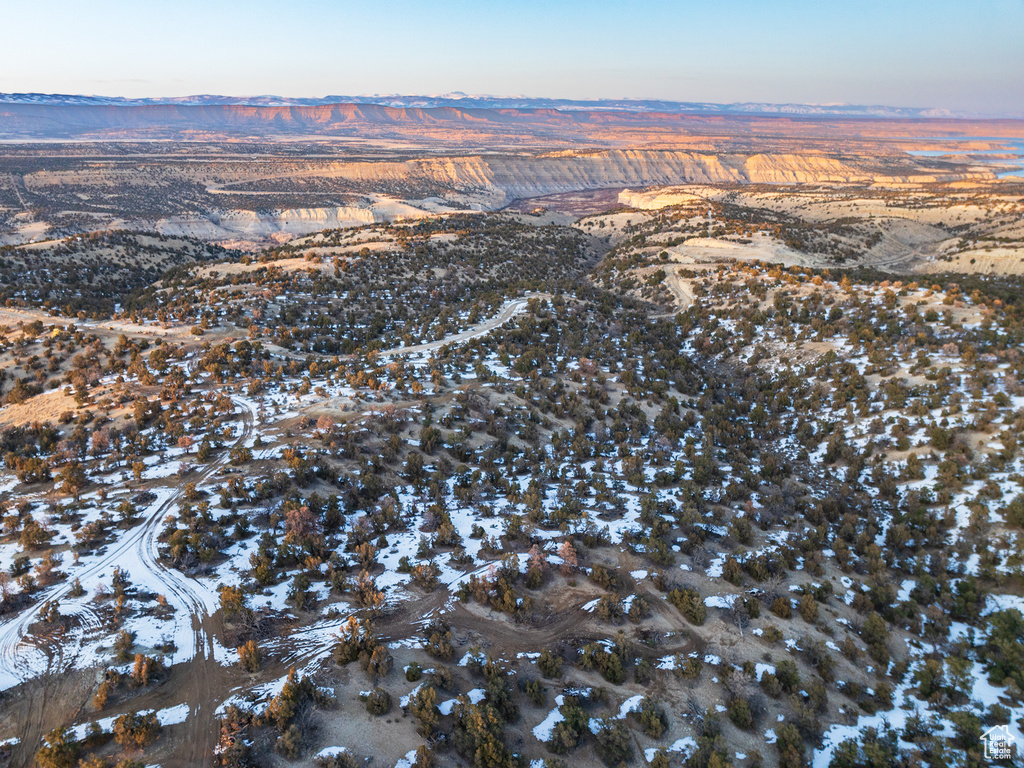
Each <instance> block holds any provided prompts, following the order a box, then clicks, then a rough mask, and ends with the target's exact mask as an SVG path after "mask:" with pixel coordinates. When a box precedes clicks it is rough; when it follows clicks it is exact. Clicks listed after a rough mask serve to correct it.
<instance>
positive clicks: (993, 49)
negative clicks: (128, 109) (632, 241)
mask: <svg viewBox="0 0 1024 768" xmlns="http://www.w3.org/2000/svg"><path fill="white" fill-rule="evenodd" d="M0 19H2V20H3V21H2V26H3V50H4V55H3V63H2V65H0V91H3V92H9V93H10V92H20V93H24V92H42V93H76V94H98V95H105V96H128V97H143V96H151V97H156V96H184V95H192V94H202V93H206V94H218V95H231V96H252V95H260V94H275V95H280V96H293V97H312V96H315V97H321V96H327V95H332V94H343V95H362V94H387V93H400V94H438V93H448V92H452V91H462V92H465V93H471V94H489V95H498V96H511V95H520V94H522V95H527V96H535V97H552V98H578V99H590V98H658V99H671V100H675V101H705V102H717V103H732V102H743V101H755V102H773V103H790V102H798V103H815V104H822V103H850V104H885V105H891V106H905V107H936V108H947V109H951V110H956V111H961V112H971V113H978V114H1004V115H1005V114H1010V115H1015V116H1021V115H1024V0H972V2H967V1H966V0H927V1H924V0H885V1H884V2H880V1H877V0H856V2H848V1H847V0H814V1H810V0H770V1H768V0H766V1H763V2H754V1H753V0H714V2H712V1H711V0H702V1H701V2H691V1H690V0H633V1H632V2H617V1H616V2H613V1H611V0H546V1H543V0H516V1H515V2H513V1H512V0H502V1H500V2H499V1H497V0H472V1H469V0H434V2H423V1H422V0H419V1H413V0H386V1H385V2H379V3H376V2H367V0H363V2H358V3H357V2H349V0H290V2H287V3H285V2H272V1H271V0H246V1H245V2H241V0H173V2H172V1H171V0H142V2H139V0H91V1H90V2H88V3H83V2H82V1H81V0H0Z"/></svg>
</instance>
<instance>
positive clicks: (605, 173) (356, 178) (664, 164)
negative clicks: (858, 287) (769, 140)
mask: <svg viewBox="0 0 1024 768" xmlns="http://www.w3.org/2000/svg"><path fill="white" fill-rule="evenodd" d="M303 175H305V174H303ZM311 175H312V174H311ZM315 175H317V176H327V177H333V178H339V179H345V180H346V181H351V182H355V183H361V184H373V183H390V184H425V185H433V186H437V187H442V188H446V189H455V190H460V191H465V192H483V193H487V194H488V195H493V196H496V197H497V198H498V200H499V201H500V200H512V199H516V198H526V197H538V196H541V195H551V194H558V193H563V192H574V191H579V190H587V189H605V188H615V187H643V186H663V185H664V186H668V185H673V184H686V183H694V184H722V183H727V184H799V183H822V182H828V183H870V182H872V181H874V180H876V179H877V178H880V177H877V176H876V175H875V174H873V173H871V172H868V171H866V170H864V169H860V168H857V167H855V166H853V165H850V164H848V163H844V162H842V161H840V160H836V159H834V158H829V157H822V156H817V155H795V154H780V155H766V154H755V155H739V154H718V155H714V154H700V153H693V152H679V151H671V150H609V151H603V152H590V153H581V154H567V153H560V154H551V155H540V156H475V157H445V158H428V159H417V160H409V161H405V162H382V163H335V164H332V165H330V166H329V167H327V168H321V169H319V170H317V171H316V172H315ZM893 179H894V177H886V180H890V181H891V180H893ZM930 179H931V177H930V176H929V177H927V178H926V177H922V176H919V175H917V174H912V173H911V174H908V175H907V176H903V177H897V178H896V180H901V181H907V182H910V181H915V180H916V181H921V180H930ZM243 187H244V183H243V184H236V185H233V189H235V190H239V189H241V188H243Z"/></svg>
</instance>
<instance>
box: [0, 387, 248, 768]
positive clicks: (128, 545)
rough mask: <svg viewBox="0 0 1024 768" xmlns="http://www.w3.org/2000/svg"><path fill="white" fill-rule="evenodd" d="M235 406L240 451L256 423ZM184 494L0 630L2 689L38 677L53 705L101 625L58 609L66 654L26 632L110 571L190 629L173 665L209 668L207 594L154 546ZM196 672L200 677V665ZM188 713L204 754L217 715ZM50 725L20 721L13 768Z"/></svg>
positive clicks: (88, 611) (169, 496) (85, 612)
mask: <svg viewBox="0 0 1024 768" xmlns="http://www.w3.org/2000/svg"><path fill="white" fill-rule="evenodd" d="M234 402H235V405H236V407H238V408H239V409H240V411H241V416H240V419H241V424H242V429H241V433H240V435H239V436H238V438H237V439H236V441H235V445H236V446H241V445H244V444H245V443H246V442H247V441H248V440H249V439H250V438H251V437H252V433H253V428H254V423H255V415H254V413H253V412H252V409H251V406H250V405H249V404H248V403H247V402H246V401H244V400H242V399H237V400H235V401H234ZM228 453H229V452H228V451H227V450H225V451H224V452H223V454H222V456H221V457H220V458H219V459H218V460H217V461H215V462H213V463H211V464H210V465H209V466H207V467H205V468H204V469H203V470H202V471H201V472H200V474H199V475H198V477H197V478H196V480H195V482H196V483H197V484H199V483H201V482H203V481H204V480H207V479H208V478H209V477H211V476H212V475H213V474H214V473H215V472H216V471H217V470H218V469H220V468H221V467H222V466H223V465H224V463H225V462H227V460H228ZM183 493H184V487H183V486H182V487H180V488H173V489H167V490H165V491H164V492H163V493H161V494H160V495H159V496H158V498H157V500H156V501H155V502H153V504H151V505H150V506H149V508H148V509H147V510H146V513H145V516H144V519H143V521H142V522H141V523H139V524H138V525H136V526H135V527H134V528H132V529H131V530H129V531H127V532H126V533H125V534H124V535H123V536H121V537H120V538H119V539H118V540H117V541H116V542H115V543H113V544H111V545H109V546H108V547H107V549H106V551H104V553H103V554H102V555H101V556H100V557H99V558H97V559H95V560H91V561H89V562H87V563H86V564H84V565H83V566H82V567H79V568H71V569H69V573H68V577H67V579H65V580H64V581H63V582H62V583H60V584H58V585H56V586H54V587H51V588H50V589H48V590H45V591H44V592H43V593H42V594H40V595H39V596H38V597H37V599H36V602H35V603H34V604H33V605H32V606H30V607H29V608H26V609H25V610H23V611H22V612H21V613H20V614H18V615H17V616H15V617H14V618H11V619H8V620H7V621H5V622H3V623H2V624H0V669H2V670H3V671H4V672H5V673H6V674H7V675H8V680H7V682H9V683H11V684H16V683H17V682H19V681H20V682H25V681H28V680H31V679H33V678H36V677H39V676H40V675H42V676H43V677H42V678H41V679H40V681H39V682H40V683H41V684H42V685H43V690H42V691H41V693H40V695H41V696H42V698H43V700H46V699H48V698H52V692H50V691H49V690H48V688H49V687H50V686H51V685H52V684H56V683H57V682H59V681H60V680H61V679H62V678H63V677H64V676H65V675H66V674H67V673H68V672H69V671H70V670H72V669H74V666H75V662H76V660H77V659H78V657H79V655H80V653H81V651H82V648H83V646H84V644H85V640H86V637H87V636H88V635H89V634H90V633H91V631H92V630H97V629H99V628H100V627H101V625H102V622H101V620H100V617H99V615H98V614H97V613H96V611H95V609H94V608H93V606H92V605H91V604H90V603H89V602H87V601H86V600H84V599H82V600H77V601H70V600H69V601H68V602H67V603H66V604H62V606H61V608H62V612H63V613H64V614H65V615H71V616H75V617H76V618H77V619H78V624H79V626H78V629H77V630H76V632H75V635H74V638H75V639H74V645H73V647H68V645H69V644H68V643H67V642H66V641H67V640H68V636H65V637H64V638H62V640H63V641H64V642H57V643H53V644H52V645H50V646H48V647H46V646H44V647H40V646H39V645H36V644H35V643H33V642H30V641H28V640H27V639H26V635H27V634H28V629H29V627H30V626H31V625H32V624H33V623H35V622H37V621H39V620H40V614H41V612H42V610H43V607H44V606H45V604H46V603H47V602H51V601H53V600H61V601H62V600H66V599H67V598H68V596H69V593H70V591H71V580H72V579H74V578H75V577H77V578H79V579H80V580H82V581H83V582H85V581H89V580H92V579H96V578H99V577H104V576H106V575H108V574H111V573H112V572H113V570H114V568H121V569H122V570H124V571H125V572H126V573H127V574H128V576H129V579H130V580H131V581H132V582H135V583H144V584H154V583H159V584H160V585H161V586H162V588H163V589H162V592H163V594H164V596H165V597H166V598H167V602H168V603H169V604H170V605H172V606H173V607H174V610H175V612H174V618H173V621H174V627H175V630H177V628H178V623H179V622H184V621H187V622H189V624H190V627H191V632H185V631H175V632H174V633H173V636H174V637H175V638H176V640H177V641H178V642H179V643H180V641H181V640H182V639H185V638H187V639H188V641H189V645H188V646H186V647H179V648H178V651H177V654H176V655H177V659H176V661H177V663H182V662H186V661H187V662H191V661H195V660H196V659H200V660H203V661H205V660H211V661H213V660H214V648H213V637H212V635H210V633H208V632H207V624H208V622H209V612H208V610H207V605H208V601H207V599H206V596H208V595H209V593H210V589H209V588H208V587H207V586H206V585H203V584H201V583H200V582H198V581H196V580H195V579H192V578H189V577H188V576H185V575H184V574H182V573H181V572H180V571H177V570H175V569H174V568H168V567H167V566H165V565H164V564H163V563H161V562H160V556H159V549H158V541H157V538H158V536H159V534H160V530H161V527H162V524H163V520H164V518H165V517H166V516H167V514H168V513H170V512H171V511H173V510H174V509H175V508H176V506H177V504H178V503H179V502H180V500H181V496H182V494H183ZM194 666H196V668H197V669H201V668H202V667H203V666H205V665H202V664H200V665H194ZM41 667H42V668H41ZM200 677H201V678H206V680H207V683H208V680H209V678H208V676H206V675H200ZM12 678H13V682H12ZM48 681H49V682H48ZM196 683H197V685H198V686H199V688H200V689H202V685H203V680H202V679H197V680H196ZM208 700H209V697H201V698H200V699H199V701H208ZM192 706H193V710H192V712H191V716H190V718H189V722H190V727H191V728H192V729H193V730H194V731H196V732H195V733H194V734H192V735H193V736H195V738H192V739H190V743H191V744H192V745H193V746H195V745H204V748H205V745H206V744H207V743H208V741H209V738H210V737H209V736H208V735H205V734H204V733H203V731H204V730H205V731H207V732H212V731H213V730H214V729H213V720H214V717H215V713H214V712H213V711H212V709H211V711H210V712H208V713H207V712H201V711H200V706H199V705H198V704H195V703H193V704H192ZM43 714H45V713H43ZM49 720H50V718H47V717H45V716H43V717H33V718H26V720H25V722H24V726H23V729H22V732H21V733H20V734H18V736H19V739H20V744H19V745H18V746H19V749H18V750H16V752H15V754H14V756H13V759H12V765H14V766H17V765H27V764H28V763H29V762H30V760H31V757H32V755H33V754H34V753H35V749H36V747H37V746H38V744H39V741H40V739H41V738H42V736H43V735H44V734H45V733H46V732H47V731H48V730H49V729H50V728H53V727H56V725H59V724H61V723H59V722H53V723H50V722H48V721H49ZM210 749H212V746H211V747H210Z"/></svg>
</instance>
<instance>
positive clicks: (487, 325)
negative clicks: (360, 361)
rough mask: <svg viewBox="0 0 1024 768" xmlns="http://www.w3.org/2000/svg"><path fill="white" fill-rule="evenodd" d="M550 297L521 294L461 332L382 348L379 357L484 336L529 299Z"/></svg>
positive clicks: (519, 310) (413, 352)
mask: <svg viewBox="0 0 1024 768" xmlns="http://www.w3.org/2000/svg"><path fill="white" fill-rule="evenodd" d="M548 298H551V297H550V295H549V294H546V293H530V294H527V295H525V296H523V297H522V298H520V299H511V300H509V301H506V302H505V304H504V306H502V308H501V311H500V312H499V313H498V314H497V315H495V316H494V317H492V318H490V319H489V320H484V321H483V322H482V323H477V324H476V325H474V326H473V327H472V328H467V329H466V330H465V331H462V332H461V333H454V334H452V335H450V336H445V337H444V338H443V339H438V340H437V341H431V342H428V343H426V344H417V345H415V346H412V347H395V348H394V349H388V350H384V351H383V352H380V353H378V354H379V356H380V357H398V356H400V355H410V356H414V355H423V354H425V353H427V352H433V351H435V350H438V349H440V348H441V347H443V346H445V345H447V344H459V343H461V342H463V341H469V340H470V339H475V338H477V337H478V336H484V335H486V334H488V333H490V332H491V331H493V330H494V329H495V328H498V327H500V326H502V325H504V324H505V323H506V322H508V321H509V320H511V319H512V318H513V317H515V316H516V315H519V314H522V313H523V312H525V311H526V307H527V305H528V304H529V302H530V299H548Z"/></svg>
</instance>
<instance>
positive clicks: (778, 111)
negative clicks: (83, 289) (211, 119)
mask: <svg viewBox="0 0 1024 768" xmlns="http://www.w3.org/2000/svg"><path fill="white" fill-rule="evenodd" d="M0 104H35V105H53V106H114V107H139V106H157V105H164V106H257V107H291V106H297V107H314V106H325V105H333V104H370V105H377V106H385V107H396V108H413V109H436V108H439V107H455V108H457V109H463V110H465V109H554V110H559V111H575V110H585V111H602V110H607V111H620V112H641V113H642V112H658V113H686V114H726V115H729V114H732V115H790V116H807V117H871V118H902V119H908V118H910V119H913V118H977V117H995V115H991V116H989V115H978V114H968V113H962V112H955V111H952V110H947V109H933V108H916V107H890V106H883V105H863V104H768V103H763V102H742V103H735V104H714V103H707V102H690V101H662V100H654V99H595V100H579V99H540V98H530V97H527V96H481V95H467V94H465V93H458V92H456V93H445V94H433V95H427V96H403V95H399V94H374V95H372V96H367V95H363V96H342V95H332V96H324V97H323V98H291V97H283V96H215V95H196V96H180V97H173V98H144V99H129V98H124V97H120V96H84V95H76V94H61V93H0Z"/></svg>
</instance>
